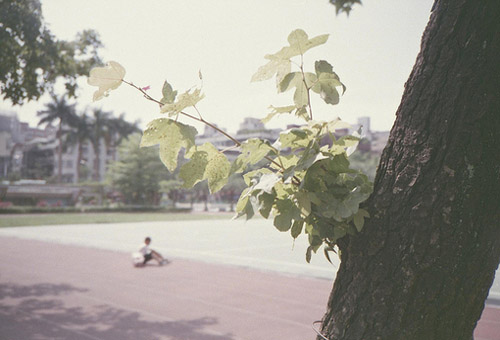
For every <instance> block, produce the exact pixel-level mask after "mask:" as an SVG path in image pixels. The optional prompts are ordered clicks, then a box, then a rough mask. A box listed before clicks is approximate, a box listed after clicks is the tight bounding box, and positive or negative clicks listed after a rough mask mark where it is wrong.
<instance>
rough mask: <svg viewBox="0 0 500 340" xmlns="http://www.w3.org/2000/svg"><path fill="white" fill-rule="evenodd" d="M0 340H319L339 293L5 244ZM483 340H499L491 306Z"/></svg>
mask: <svg viewBox="0 0 500 340" xmlns="http://www.w3.org/2000/svg"><path fill="white" fill-rule="evenodd" d="M0 245H1V246H0V257H1V258H2V261H1V264H0V339H2V340H35V339H36V340H40V339H47V340H48V339H51V340H54V339H60V340H63V339H69V340H80V339H93V340H126V339H130V340H164V339H165V340H167V339H169V340H171V339H175V340H269V339H286V340H305V339H311V340H313V339H315V333H314V331H313V329H312V323H313V322H314V321H316V320H319V319H321V317H322V316H323V313H324V311H325V307H326V302H327V299H328V295H329V292H330V290H331V285H332V283H331V282H329V281H327V280H322V279H314V278H307V277H297V276H287V275H283V274H277V273H273V272H264V271H258V270H254V269H253V270H252V269H247V268H242V267H237V266H228V265H219V264H209V263H203V262H196V261H189V260H183V259H171V260H172V263H170V264H168V265H166V266H162V267H160V266H157V265H156V264H151V265H148V266H146V267H145V268H134V267H133V266H132V261H131V258H130V255H129V254H126V253H121V252H114V251H107V250H100V249H93V248H85V247H78V246H68V245H60V244H56V243H46V242H40V241H33V240H24V239H17V238H13V237H0ZM475 336H476V337H475V340H500V309H498V308H495V307H492V306H489V307H487V308H486V309H485V311H484V312H483V317H482V319H481V321H480V322H479V325H478V327H477V329H476V334H475Z"/></svg>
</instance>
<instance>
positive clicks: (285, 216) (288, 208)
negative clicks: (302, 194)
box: [274, 200, 300, 231]
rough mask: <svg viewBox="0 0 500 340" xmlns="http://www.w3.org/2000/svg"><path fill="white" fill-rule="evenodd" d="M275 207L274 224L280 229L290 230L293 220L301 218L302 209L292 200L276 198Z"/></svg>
mask: <svg viewBox="0 0 500 340" xmlns="http://www.w3.org/2000/svg"><path fill="white" fill-rule="evenodd" d="M275 209H276V215H275V217H274V226H275V227H276V229H278V230H279V231H288V230H290V227H291V226H292V220H294V219H299V218H300V211H299V210H298V208H297V207H296V206H295V204H293V202H292V201H290V200H276V202H275Z"/></svg>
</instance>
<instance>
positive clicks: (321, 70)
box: [312, 60, 345, 105]
mask: <svg viewBox="0 0 500 340" xmlns="http://www.w3.org/2000/svg"><path fill="white" fill-rule="evenodd" d="M314 67H315V69H316V74H317V75H318V78H317V82H316V84H315V85H314V86H313V87H312V90H313V91H314V92H316V93H319V94H320V96H321V98H322V99H323V100H324V101H325V103H327V104H332V105H335V104H338V103H339V101H340V95H339V92H338V91H337V88H338V87H342V90H343V92H342V93H344V92H345V85H344V84H342V83H341V82H340V78H339V76H338V75H337V74H336V73H335V72H333V66H332V65H330V64H329V63H328V62H327V61H325V60H319V61H316V63H315V64H314Z"/></svg>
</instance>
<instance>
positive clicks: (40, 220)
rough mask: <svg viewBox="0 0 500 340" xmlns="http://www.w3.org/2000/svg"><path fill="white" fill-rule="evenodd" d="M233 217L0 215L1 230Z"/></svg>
mask: <svg viewBox="0 0 500 340" xmlns="http://www.w3.org/2000/svg"><path fill="white" fill-rule="evenodd" d="M233 216H234V215H233V214H232V213H217V214H203V213H199V214H191V213H157V212H140V213H139V212H134V213H123V212H120V213H118V212H117V213H58V214H19V215H17V214H13V215H0V228H5V227H21V226H40V225H58V224H86V223H120V222H149V221H179V220H181V221H182V220H208V219H230V218H232V217H233Z"/></svg>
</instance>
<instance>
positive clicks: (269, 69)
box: [251, 55, 292, 85]
mask: <svg viewBox="0 0 500 340" xmlns="http://www.w3.org/2000/svg"><path fill="white" fill-rule="evenodd" d="M265 58H266V59H269V62H268V63H267V64H265V65H263V66H261V67H259V69H258V70H257V72H256V73H255V74H254V75H253V76H252V79H251V81H252V82H254V81H262V80H268V79H271V78H272V77H273V76H274V75H276V85H279V83H280V82H281V80H282V79H283V78H284V77H285V75H286V74H288V73H290V70H291V69H292V67H291V63H290V60H289V59H286V58H285V59H282V58H276V57H274V56H272V55H266V57H265Z"/></svg>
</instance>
